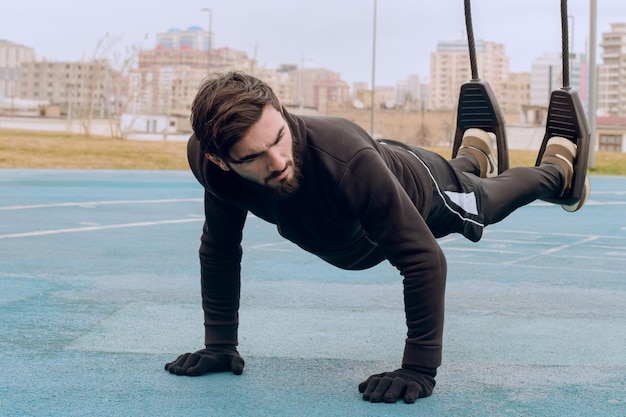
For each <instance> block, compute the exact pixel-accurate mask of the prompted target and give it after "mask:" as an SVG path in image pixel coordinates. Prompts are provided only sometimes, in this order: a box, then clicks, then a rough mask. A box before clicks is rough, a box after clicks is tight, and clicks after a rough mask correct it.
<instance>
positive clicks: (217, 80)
mask: <svg viewBox="0 0 626 417" xmlns="http://www.w3.org/2000/svg"><path fill="white" fill-rule="evenodd" d="M267 105H271V106H272V107H274V108H275V109H276V110H278V111H281V105H280V101H279V100H278V97H276V95H275V94H274V92H273V91H272V89H271V87H270V86H269V85H267V84H266V83H265V82H263V81H261V80H260V79H258V78H256V77H253V76H251V75H248V74H245V73H243V72H228V73H225V74H214V75H211V76H209V77H207V78H205V79H204V80H203V82H202V84H201V85H200V89H199V91H198V93H197V94H196V97H195V99H194V101H193V103H192V105H191V118H190V119H191V126H192V128H193V131H194V133H195V135H196V137H197V138H198V140H199V141H200V146H201V148H202V150H203V152H204V153H209V154H211V155H216V156H218V157H220V158H222V159H224V160H226V161H228V159H229V156H228V155H229V151H230V148H231V147H232V146H233V145H234V144H235V143H237V141H239V140H240V139H241V138H242V137H243V136H244V135H245V134H246V132H247V131H248V129H250V127H251V126H252V125H253V124H255V123H256V122H257V121H258V120H259V119H260V118H261V113H262V112H263V109H264V108H265V107H266V106H267Z"/></svg>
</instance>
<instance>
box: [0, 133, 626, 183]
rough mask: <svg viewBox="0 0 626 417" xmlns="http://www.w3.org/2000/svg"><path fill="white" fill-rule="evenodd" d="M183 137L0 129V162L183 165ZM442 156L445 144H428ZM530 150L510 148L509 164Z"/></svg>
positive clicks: (613, 155)
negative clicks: (119, 136)
mask: <svg viewBox="0 0 626 417" xmlns="http://www.w3.org/2000/svg"><path fill="white" fill-rule="evenodd" d="M186 146H187V145H186V142H168V141H135V140H121V139H112V138H105V137H84V136H81V135H74V134H68V133H50V132H28V131H17V130H6V129H4V130H3V129H0V168H51V169H141V170H187V169H189V166H188V165H187V155H186ZM433 150H434V151H436V152H438V153H439V154H441V155H443V156H444V157H446V158H449V157H450V153H451V150H449V149H433ZM536 157H537V152H536V151H518V150H513V151H511V152H510V164H511V167H515V166H532V165H534V164H535V159H536ZM595 162H596V164H595V165H596V166H595V169H594V170H593V171H592V174H596V175H626V153H625V152H597V153H596V158H595Z"/></svg>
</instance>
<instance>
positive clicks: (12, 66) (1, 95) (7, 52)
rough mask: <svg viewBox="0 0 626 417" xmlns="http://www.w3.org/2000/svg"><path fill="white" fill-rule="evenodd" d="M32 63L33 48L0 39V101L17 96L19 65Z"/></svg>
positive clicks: (33, 56) (33, 57) (33, 59)
mask: <svg viewBox="0 0 626 417" xmlns="http://www.w3.org/2000/svg"><path fill="white" fill-rule="evenodd" d="M34 61H35V51H34V49H33V48H30V47H28V46H24V45H20V44H17V43H14V42H9V41H7V40H4V39H0V100H3V99H13V98H15V97H17V96H18V89H19V88H18V86H19V75H20V65H21V64H22V62H25V63H27V62H34Z"/></svg>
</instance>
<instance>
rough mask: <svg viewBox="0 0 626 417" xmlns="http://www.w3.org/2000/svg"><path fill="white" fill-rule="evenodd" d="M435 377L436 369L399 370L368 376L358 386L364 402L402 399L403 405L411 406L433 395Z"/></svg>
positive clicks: (414, 367) (408, 368) (391, 401)
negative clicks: (416, 401)
mask: <svg viewBox="0 0 626 417" xmlns="http://www.w3.org/2000/svg"><path fill="white" fill-rule="evenodd" d="M436 375H437V369H436V368H419V367H416V366H412V367H406V368H401V369H398V370H396V371H393V372H383V373H382V374H376V375H372V376H370V377H369V378H367V380H365V381H363V382H361V383H360V384H359V392H361V393H363V399H364V400H365V401H371V402H373V403H380V402H383V401H384V402H386V403H395V402H396V401H397V400H398V399H400V398H404V402H405V403H408V404H411V403H414V402H415V400H417V399H418V398H423V397H429V396H430V395H431V394H432V393H433V388H435V376H436Z"/></svg>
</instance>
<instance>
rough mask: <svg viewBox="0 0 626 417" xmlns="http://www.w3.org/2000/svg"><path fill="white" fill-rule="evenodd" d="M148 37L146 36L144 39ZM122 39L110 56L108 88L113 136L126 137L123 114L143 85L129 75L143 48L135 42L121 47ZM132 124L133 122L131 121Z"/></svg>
mask: <svg viewBox="0 0 626 417" xmlns="http://www.w3.org/2000/svg"><path fill="white" fill-rule="evenodd" d="M146 38H147V34H146V37H145V38H144V40H145V39H146ZM119 41H120V39H117V40H116V41H115V43H116V46H118V48H115V49H114V50H113V51H112V53H111V54H110V56H109V79H110V81H111V82H110V84H109V90H108V94H107V97H108V104H109V106H108V108H109V113H108V120H109V126H110V129H111V134H112V135H113V137H116V138H121V139H125V138H126V136H127V132H126V131H125V130H124V126H123V125H122V115H123V114H124V113H126V110H127V109H128V106H129V104H130V103H132V102H133V101H134V100H135V97H136V96H138V95H139V94H140V93H141V89H142V88H143V86H141V85H136V84H135V83H131V81H130V78H129V75H130V73H131V71H132V70H133V69H134V68H136V66H137V61H138V59H139V53H140V52H141V50H142V47H141V45H140V44H133V45H130V46H124V47H123V48H119V44H120V42H119ZM131 125H132V122H131Z"/></svg>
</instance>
